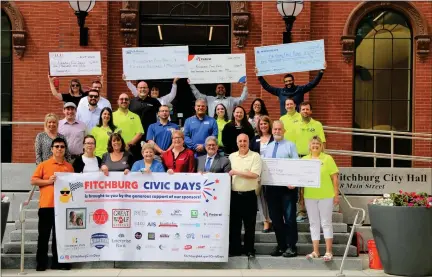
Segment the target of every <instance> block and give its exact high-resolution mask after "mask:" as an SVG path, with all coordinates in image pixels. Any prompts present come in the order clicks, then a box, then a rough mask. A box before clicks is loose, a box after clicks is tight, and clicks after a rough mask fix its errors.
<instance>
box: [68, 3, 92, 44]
mask: <svg viewBox="0 0 432 277" xmlns="http://www.w3.org/2000/svg"><path fill="white" fill-rule="evenodd" d="M69 4H70V6H71V8H72V9H73V10H74V11H75V15H76V16H77V18H78V25H79V27H80V46H87V45H88V28H87V27H84V25H85V19H86V17H87V14H88V13H89V12H90V11H91V10H92V9H93V7H94V5H95V0H90V1H69Z"/></svg>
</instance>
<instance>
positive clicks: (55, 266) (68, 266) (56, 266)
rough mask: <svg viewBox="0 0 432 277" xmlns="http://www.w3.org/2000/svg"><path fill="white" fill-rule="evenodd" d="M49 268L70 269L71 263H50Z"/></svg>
mask: <svg viewBox="0 0 432 277" xmlns="http://www.w3.org/2000/svg"><path fill="white" fill-rule="evenodd" d="M51 269H54V270H70V269H71V265H70V264H53V265H51Z"/></svg>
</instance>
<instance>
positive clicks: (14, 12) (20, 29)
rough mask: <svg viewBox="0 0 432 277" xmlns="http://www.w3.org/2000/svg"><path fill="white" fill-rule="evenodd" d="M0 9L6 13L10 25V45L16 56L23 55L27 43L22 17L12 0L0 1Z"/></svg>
mask: <svg viewBox="0 0 432 277" xmlns="http://www.w3.org/2000/svg"><path fill="white" fill-rule="evenodd" d="M1 8H2V10H3V11H4V12H5V13H6V14H7V16H8V17H9V20H10V22H11V27H12V30H11V31H12V46H13V49H14V50H15V54H16V55H17V56H18V58H20V59H21V58H22V57H23V56H24V51H25V49H26V45H27V40H26V39H27V33H26V31H25V23H24V17H23V16H22V14H21V12H20V11H19V9H18V7H17V5H16V4H15V2H14V1H2V2H1Z"/></svg>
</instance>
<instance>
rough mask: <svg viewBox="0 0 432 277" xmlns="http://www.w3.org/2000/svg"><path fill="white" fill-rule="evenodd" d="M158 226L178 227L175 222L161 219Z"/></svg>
mask: <svg viewBox="0 0 432 277" xmlns="http://www.w3.org/2000/svg"><path fill="white" fill-rule="evenodd" d="M159 227H178V225H177V223H174V222H168V221H163V222H160V223H159Z"/></svg>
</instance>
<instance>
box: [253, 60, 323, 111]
mask: <svg viewBox="0 0 432 277" xmlns="http://www.w3.org/2000/svg"><path fill="white" fill-rule="evenodd" d="M323 67H324V69H321V70H320V71H319V72H318V75H317V76H316V77H315V79H313V80H312V81H311V82H309V83H307V84H306V85H302V86H297V85H295V83H294V76H293V75H292V74H286V75H285V76H284V79H283V80H284V85H285V86H284V87H283V88H276V87H273V86H271V85H269V84H268V83H267V82H266V80H265V79H264V77H263V76H259V77H258V81H259V82H260V84H261V86H262V87H263V89H265V90H266V91H267V92H269V93H271V94H273V95H275V96H277V97H278V98H279V104H280V114H281V116H282V115H284V114H286V112H287V111H286V109H285V100H286V99H287V98H288V97H292V98H293V99H294V102H295V104H296V105H297V111H299V110H298V107H299V105H300V103H302V102H303V100H304V95H305V94H306V93H308V92H309V91H311V90H312V89H313V88H314V87H316V86H317V85H318V84H319V82H320V81H321V78H322V77H323V75H324V70H325V69H326V68H327V63H326V62H324V65H323ZM255 73H256V74H258V69H255Z"/></svg>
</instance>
